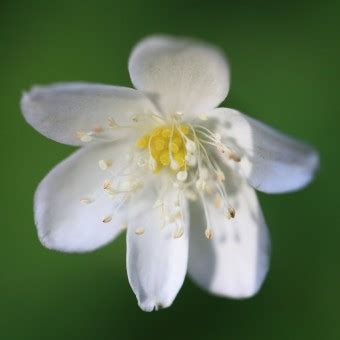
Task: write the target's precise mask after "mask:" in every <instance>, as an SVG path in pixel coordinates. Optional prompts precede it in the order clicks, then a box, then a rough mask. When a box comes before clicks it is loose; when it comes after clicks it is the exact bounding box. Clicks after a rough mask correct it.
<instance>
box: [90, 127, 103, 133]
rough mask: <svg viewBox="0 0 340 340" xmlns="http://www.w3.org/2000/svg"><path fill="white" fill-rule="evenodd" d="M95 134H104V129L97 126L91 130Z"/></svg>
mask: <svg viewBox="0 0 340 340" xmlns="http://www.w3.org/2000/svg"><path fill="white" fill-rule="evenodd" d="M91 131H92V132H93V133H100V132H103V131H104V129H103V128H102V127H101V126H100V125H96V126H94V127H93V128H92V130H91Z"/></svg>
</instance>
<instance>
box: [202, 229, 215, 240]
mask: <svg viewBox="0 0 340 340" xmlns="http://www.w3.org/2000/svg"><path fill="white" fill-rule="evenodd" d="M204 235H205V237H206V238H207V239H208V240H211V239H212V238H213V236H214V233H213V231H212V229H210V228H208V227H207V229H205V231H204Z"/></svg>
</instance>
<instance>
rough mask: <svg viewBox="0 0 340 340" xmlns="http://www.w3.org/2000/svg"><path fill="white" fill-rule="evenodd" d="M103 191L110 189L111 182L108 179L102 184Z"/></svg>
mask: <svg viewBox="0 0 340 340" xmlns="http://www.w3.org/2000/svg"><path fill="white" fill-rule="evenodd" d="M103 188H104V190H108V189H111V188H112V182H111V181H110V180H109V179H106V180H105V181H104V183H103Z"/></svg>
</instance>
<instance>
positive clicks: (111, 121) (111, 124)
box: [107, 117, 118, 129]
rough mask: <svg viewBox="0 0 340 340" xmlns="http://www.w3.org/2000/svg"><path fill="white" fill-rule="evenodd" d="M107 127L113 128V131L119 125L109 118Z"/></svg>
mask: <svg viewBox="0 0 340 340" xmlns="http://www.w3.org/2000/svg"><path fill="white" fill-rule="evenodd" d="M107 125H108V126H109V127H110V128H111V129H115V128H117V127H118V124H117V123H116V121H115V120H114V119H113V118H112V117H108V118H107Z"/></svg>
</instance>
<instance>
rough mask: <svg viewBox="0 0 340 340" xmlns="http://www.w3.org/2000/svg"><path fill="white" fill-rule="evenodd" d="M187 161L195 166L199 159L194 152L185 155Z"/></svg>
mask: <svg viewBox="0 0 340 340" xmlns="http://www.w3.org/2000/svg"><path fill="white" fill-rule="evenodd" d="M185 161H186V162H187V164H188V165H189V166H195V165H196V163H197V159H196V157H195V155H194V154H192V153H188V154H187V155H186V156H185Z"/></svg>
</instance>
